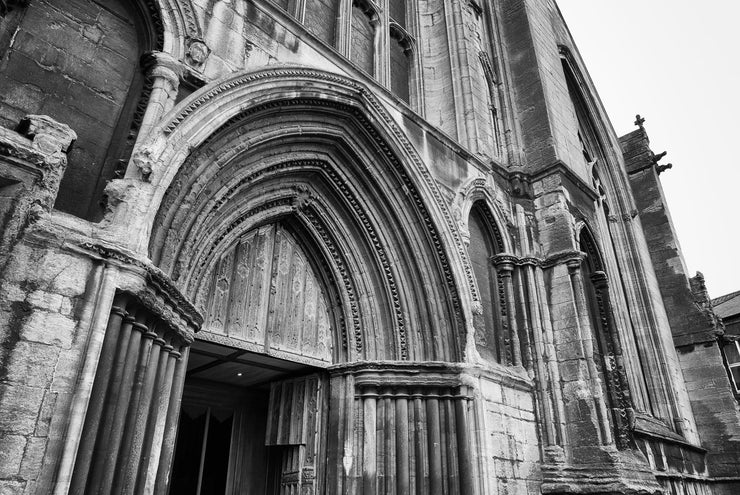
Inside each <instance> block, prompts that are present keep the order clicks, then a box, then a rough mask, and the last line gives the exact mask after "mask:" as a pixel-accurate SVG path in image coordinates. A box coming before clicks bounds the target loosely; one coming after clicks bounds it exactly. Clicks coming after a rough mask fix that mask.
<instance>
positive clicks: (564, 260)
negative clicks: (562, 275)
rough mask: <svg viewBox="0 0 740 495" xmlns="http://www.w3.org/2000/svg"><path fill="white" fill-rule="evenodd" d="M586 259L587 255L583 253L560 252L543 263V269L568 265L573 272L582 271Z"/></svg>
mask: <svg viewBox="0 0 740 495" xmlns="http://www.w3.org/2000/svg"><path fill="white" fill-rule="evenodd" d="M584 259H586V253H583V252H581V251H560V252H559V253H555V254H552V255H550V256H548V257H547V259H545V261H544V262H543V263H542V267H543V268H552V267H553V266H557V265H566V266H567V267H568V269H569V270H571V271H574V270H580V268H581V264H582V263H583V260H584Z"/></svg>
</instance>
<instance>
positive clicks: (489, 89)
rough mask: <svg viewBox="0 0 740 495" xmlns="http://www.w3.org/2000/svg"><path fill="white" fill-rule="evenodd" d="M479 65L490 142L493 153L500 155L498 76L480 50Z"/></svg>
mask: <svg viewBox="0 0 740 495" xmlns="http://www.w3.org/2000/svg"><path fill="white" fill-rule="evenodd" d="M479 57H480V61H481V66H482V68H483V76H484V77H485V85H486V103H487V104H488V118H489V123H490V129H491V131H490V133H491V141H492V142H491V144H492V146H493V150H492V151H493V155H494V156H501V154H502V151H503V143H502V139H501V127H502V123H501V112H500V110H499V107H500V98H499V90H498V77H497V75H496V70H495V68H494V66H493V64H492V63H491V59H490V57H489V56H488V54H487V53H486V52H484V51H481V52H480V54H479Z"/></svg>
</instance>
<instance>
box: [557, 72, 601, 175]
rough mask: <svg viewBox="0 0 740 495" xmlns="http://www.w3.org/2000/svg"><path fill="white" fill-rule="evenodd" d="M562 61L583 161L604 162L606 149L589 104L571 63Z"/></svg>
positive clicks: (591, 162)
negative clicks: (575, 119) (576, 123)
mask: <svg viewBox="0 0 740 495" xmlns="http://www.w3.org/2000/svg"><path fill="white" fill-rule="evenodd" d="M561 61H562V64H563V72H564V73H565V81H566V83H567V85H568V95H569V96H570V100H571V102H572V103H573V108H574V110H575V113H576V118H577V119H578V139H579V140H580V144H581V148H582V152H583V159H584V160H585V161H586V163H587V164H590V165H593V164H595V163H598V162H604V159H605V156H606V155H605V153H604V147H603V145H602V143H601V139H600V138H599V133H598V131H597V129H596V124H595V123H594V121H593V119H592V117H591V112H590V111H589V108H588V103H587V102H586V99H585V98H584V96H583V92H582V91H581V88H580V85H579V83H578V80H577V79H576V76H575V74H574V72H573V69H572V68H571V66H570V63H569V62H568V60H567V59H566V58H562V59H561Z"/></svg>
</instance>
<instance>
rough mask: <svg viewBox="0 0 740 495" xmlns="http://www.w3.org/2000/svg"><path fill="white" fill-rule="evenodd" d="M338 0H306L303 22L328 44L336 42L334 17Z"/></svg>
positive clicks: (337, 7) (335, 16)
mask: <svg viewBox="0 0 740 495" xmlns="http://www.w3.org/2000/svg"><path fill="white" fill-rule="evenodd" d="M338 9H339V0H306V12H305V17H304V21H303V22H304V24H305V25H306V28H307V29H308V30H309V31H311V32H312V33H313V34H314V35H316V37H317V38H319V39H320V40H321V41H323V42H324V43H326V44H328V45H332V46H333V45H335V43H336V25H337V23H336V18H337V13H338Z"/></svg>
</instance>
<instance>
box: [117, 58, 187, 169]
mask: <svg viewBox="0 0 740 495" xmlns="http://www.w3.org/2000/svg"><path fill="white" fill-rule="evenodd" d="M142 65H143V67H144V70H145V71H146V77H147V79H148V80H149V82H148V84H149V85H150V87H151V91H150V93H149V99H148V103H147V107H146V112H145V113H144V117H143V119H142V121H141V126H140V127H139V136H140V139H139V141H141V139H142V138H144V139H145V138H146V136H147V135H148V134H149V132H150V131H151V129H152V127H154V126H155V125H157V123H159V121H160V120H161V119H162V116H163V115H165V114H166V113H167V112H169V111H170V110H172V107H174V106H175V100H176V99H177V92H178V89H179V87H180V75H181V72H182V66H181V64H180V62H178V61H177V60H175V59H174V58H173V57H172V56H171V55H169V54H167V53H163V52H149V53H147V54H146V55H144V57H143V58H142ZM141 154H142V150H139V149H135V150H134V152H133V154H132V157H131V160H132V162H133V164H134V165H136V167H129V168H128V169H127V170H126V178H138V173H140V174H141V175H142V176H143V177H144V179H146V178H148V177H149V175H150V174H151V173H152V170H151V167H150V165H149V163H150V162H149V160H144V159H143V157H142V156H141Z"/></svg>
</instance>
